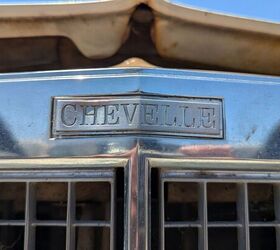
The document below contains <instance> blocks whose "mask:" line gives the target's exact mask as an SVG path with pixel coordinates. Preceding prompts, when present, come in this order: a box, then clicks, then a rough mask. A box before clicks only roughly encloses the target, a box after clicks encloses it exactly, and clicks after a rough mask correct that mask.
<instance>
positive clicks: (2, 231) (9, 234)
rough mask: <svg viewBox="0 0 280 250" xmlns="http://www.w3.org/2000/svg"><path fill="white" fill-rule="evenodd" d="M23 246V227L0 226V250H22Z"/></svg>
mask: <svg viewBox="0 0 280 250" xmlns="http://www.w3.org/2000/svg"><path fill="white" fill-rule="evenodd" d="M23 244H24V227H21V226H0V249H1V250H2V249H3V250H8V249H12V250H22V249H23Z"/></svg>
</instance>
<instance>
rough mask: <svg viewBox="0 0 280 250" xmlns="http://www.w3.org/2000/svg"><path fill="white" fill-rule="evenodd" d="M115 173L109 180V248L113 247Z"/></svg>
mask: <svg viewBox="0 0 280 250" xmlns="http://www.w3.org/2000/svg"><path fill="white" fill-rule="evenodd" d="M115 177H116V173H115V172H114V178H113V179H112V181H111V206H110V225H111V226H110V249H114V246H115V243H116V242H115V235H114V232H115V211H116V181H115V179H116V178H115Z"/></svg>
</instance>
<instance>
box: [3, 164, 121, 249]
mask: <svg viewBox="0 0 280 250" xmlns="http://www.w3.org/2000/svg"><path fill="white" fill-rule="evenodd" d="M115 180H116V171H115V170H105V171H104V170H81V171H42V170H41V171H34V170H33V171H32V172H28V171H25V172H23V171H13V172H3V173H1V181H0V203H1V206H0V218H1V220H0V244H1V245H0V249H29V250H31V249H49V250H50V249H53V250H54V249H59V250H62V249H113V248H114V244H115V240H114V235H115V234H116V232H115V218H116V217H115V211H116V209H117V208H116V206H115V205H116V197H115V196H116V188H115ZM121 213H122V212H121V211H120V212H119V214H121Z"/></svg>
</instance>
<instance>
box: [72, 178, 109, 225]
mask: <svg viewBox="0 0 280 250" xmlns="http://www.w3.org/2000/svg"><path fill="white" fill-rule="evenodd" d="M110 188H111V187H110V184H109V183H106V182H100V183H93V182H86V183H85V182H79V183H76V219H77V220H110V210H111V202H110V201H111V193H110Z"/></svg>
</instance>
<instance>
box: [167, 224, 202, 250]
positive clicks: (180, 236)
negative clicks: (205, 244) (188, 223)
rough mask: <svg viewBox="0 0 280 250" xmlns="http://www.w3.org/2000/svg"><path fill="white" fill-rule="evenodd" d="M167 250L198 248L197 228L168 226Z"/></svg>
mask: <svg viewBox="0 0 280 250" xmlns="http://www.w3.org/2000/svg"><path fill="white" fill-rule="evenodd" d="M165 249H166V250H174V249H176V250H198V229H197V228H168V229H166V234H165Z"/></svg>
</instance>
